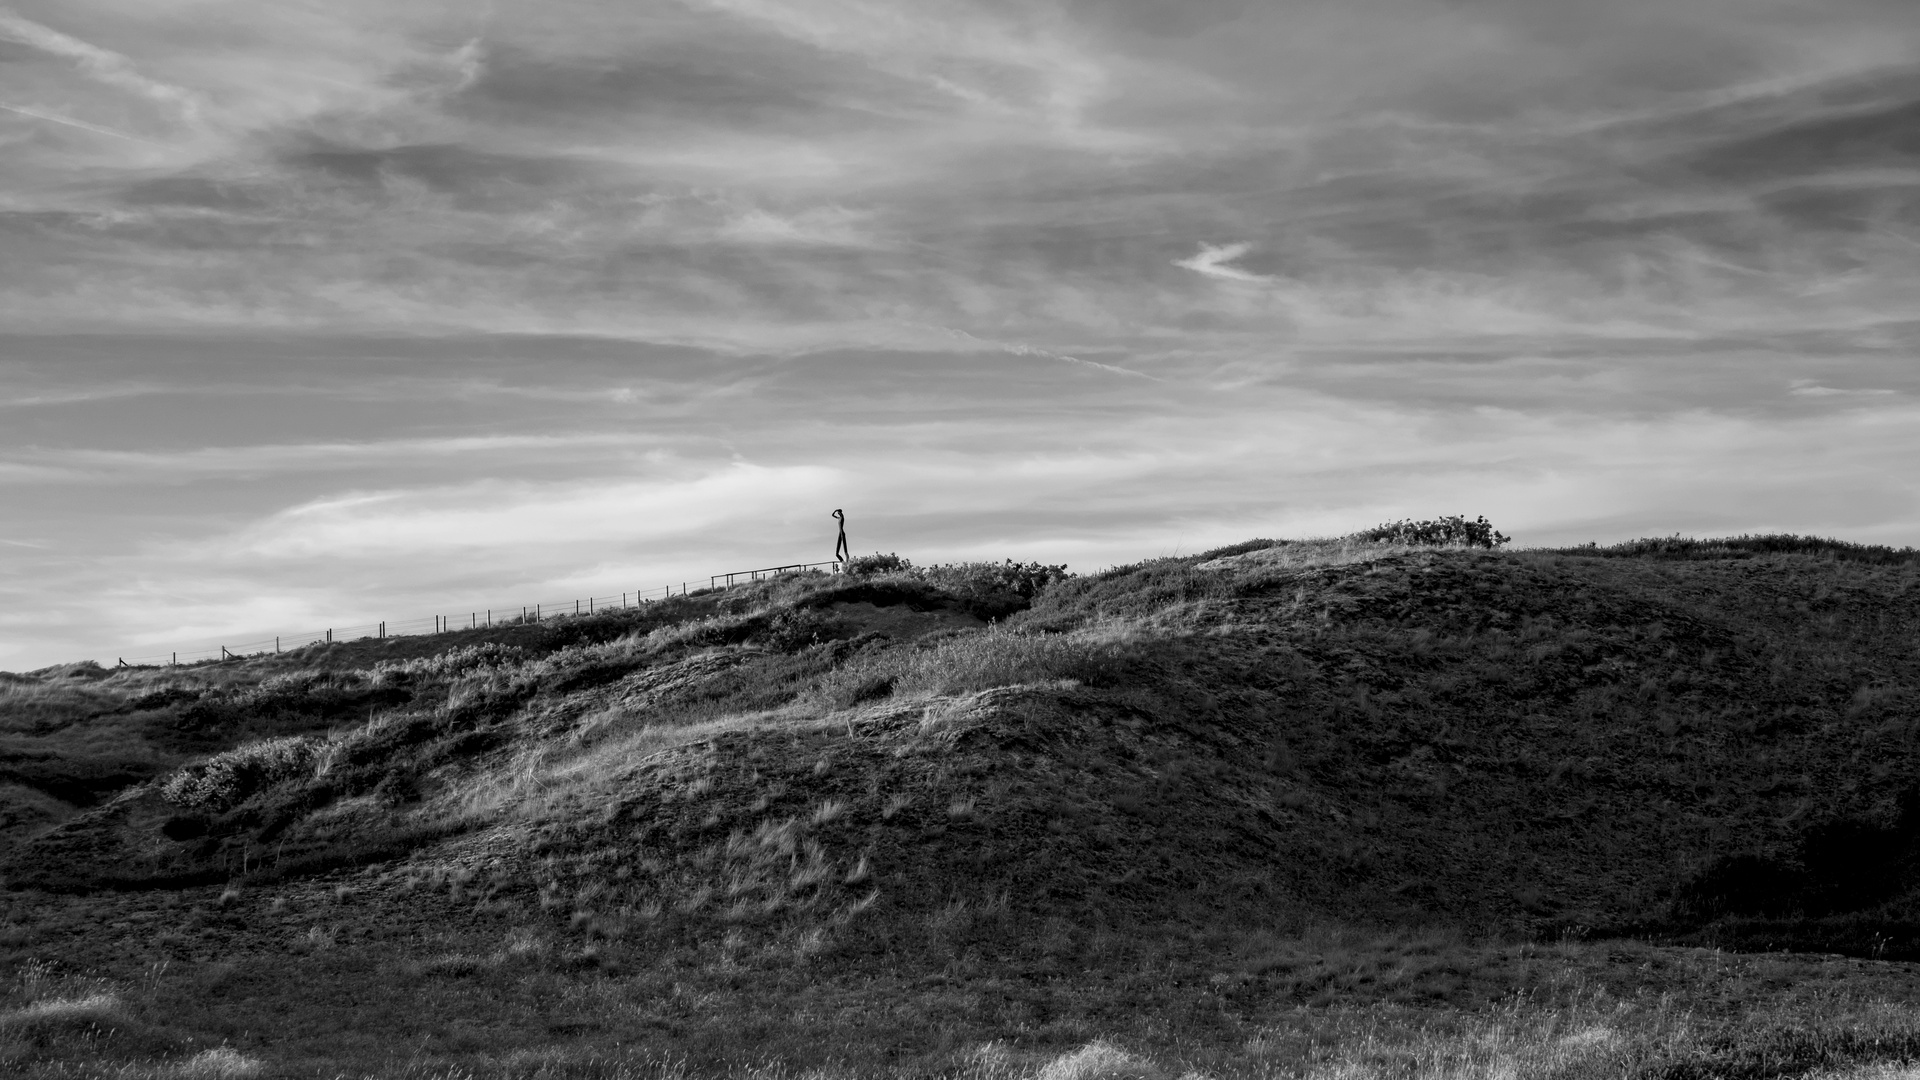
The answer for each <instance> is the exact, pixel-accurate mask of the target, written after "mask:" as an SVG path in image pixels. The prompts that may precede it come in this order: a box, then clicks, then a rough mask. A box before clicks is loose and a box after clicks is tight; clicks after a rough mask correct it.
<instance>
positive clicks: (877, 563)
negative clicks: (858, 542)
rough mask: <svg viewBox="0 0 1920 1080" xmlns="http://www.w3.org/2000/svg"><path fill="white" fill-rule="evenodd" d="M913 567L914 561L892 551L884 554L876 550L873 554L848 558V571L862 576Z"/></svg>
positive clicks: (888, 572)
mask: <svg viewBox="0 0 1920 1080" xmlns="http://www.w3.org/2000/svg"><path fill="white" fill-rule="evenodd" d="M911 569H913V563H912V562H910V561H908V560H907V559H905V558H902V557H901V556H899V555H895V554H892V553H888V554H886V555H882V554H880V553H879V552H877V551H876V552H874V553H873V554H871V555H855V556H854V557H853V558H851V559H848V560H847V573H849V574H859V575H861V576H862V577H866V576H868V575H872V574H890V573H894V572H896V571H906V570H911Z"/></svg>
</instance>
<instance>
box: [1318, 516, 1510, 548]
mask: <svg viewBox="0 0 1920 1080" xmlns="http://www.w3.org/2000/svg"><path fill="white" fill-rule="evenodd" d="M1353 539H1355V540H1368V541H1386V542H1388V543H1394V544H1433V545H1436V546H1459V547H1479V548H1497V547H1499V546H1500V545H1502V544H1505V543H1507V542H1508V541H1510V540H1511V539H1512V537H1509V536H1504V535H1502V534H1501V533H1500V532H1499V531H1498V530H1496V529H1495V528H1494V527H1493V523H1492V522H1489V521H1488V520H1487V519H1486V518H1484V517H1477V518H1474V519H1473V520H1472V521H1468V520H1467V519H1466V518H1465V517H1462V516H1461V515H1459V514H1453V515H1451V516H1448V517H1443V518H1436V519H1434V520H1432V521H1404V520H1403V521H1390V522H1388V523H1386V524H1385V525H1375V526H1374V527H1373V528H1371V529H1364V530H1362V531H1360V532H1357V533H1354V534H1353Z"/></svg>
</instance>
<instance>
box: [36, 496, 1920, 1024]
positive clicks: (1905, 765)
mask: <svg viewBox="0 0 1920 1080" xmlns="http://www.w3.org/2000/svg"><path fill="white" fill-rule="evenodd" d="M1494 535H1496V536H1497V534H1494ZM868 569H875V568H874V567H872V566H871V565H870V566H869V567H868ZM0 694H4V695H5V696H4V698H0V702H4V709H5V712H4V714H3V715H4V720H3V721H0V723H3V724H4V727H0V740H4V741H0V770H3V771H0V779H3V780H4V781H5V783H6V784H7V785H8V786H7V787H6V788H4V789H0V790H4V791H5V792H7V793H8V794H7V795H6V796H5V799H6V801H5V802H4V803H3V804H0V805H4V806H5V807H6V808H7V809H6V811H5V813H6V815H7V816H6V817H5V818H4V819H3V820H0V829H5V830H7V832H6V834H5V835H6V836H7V838H8V841H9V842H8V844H7V847H6V849H5V850H6V854H5V855H4V856H3V857H0V875H4V880H5V882H6V884H7V886H8V887H9V888H10V889H12V890H14V895H15V896H17V897H20V898H22V899H21V900H19V901H17V904H16V906H17V909H18V911H20V912H23V913H24V912H26V911H28V910H29V908H28V907H18V904H27V903H29V900H30V901H31V903H30V907H31V910H32V911H34V912H40V913H42V915H44V913H45V912H47V911H51V910H54V909H57V908H58V907H59V906H60V905H61V904H63V903H72V904H81V903H91V902H95V901H91V900H88V899H87V898H88V897H100V898H113V897H118V898H120V899H116V900H111V902H112V903H115V904H122V905H136V906H138V907H140V908H142V909H143V910H163V911H164V910H166V909H167V908H168V905H169V904H171V903H173V902H174V901H171V900H168V899H166V898H167V897H172V896H189V895H197V894H196V893H194V890H197V889H211V890H212V892H211V893H208V894H207V895H214V894H219V895H220V897H221V899H220V901H219V904H218V905H216V906H215V907H213V908H203V909H201V911H202V914H201V915H198V916H196V919H197V920H198V921H197V922H195V923H194V924H193V925H192V926H191V927H189V928H188V929H187V930H184V931H183V930H178V929H175V930H169V931H167V932H166V933H165V934H158V935H156V934H154V933H151V932H149V931H148V930H147V929H143V927H142V925H141V924H139V923H137V922H131V921H130V922H128V923H126V924H125V925H124V926H123V927H122V930H121V931H120V932H119V937H120V938H121V939H122V940H124V941H125V942H127V943H128V946H129V947H137V948H139V949H142V950H145V952H146V953H151V954H152V955H153V956H155V957H160V958H165V957H167V956H172V957H176V958H179V959H181V960H189V961H190V960H192V959H193V958H195V957H199V956H206V955H215V954H219V953H223V952H226V951H232V950H236V949H237V950H241V951H245V952H249V953H254V954H268V953H272V952H274V951H275V950H280V951H285V950H286V949H287V948H288V947H289V946H288V945H287V941H288V940H289V938H288V935H289V933H291V932H292V930H293V929H295V928H297V926H298V925H301V924H302V921H303V920H304V921H305V924H307V925H311V926H318V925H320V924H316V923H312V921H311V919H310V918H308V917H307V916H304V915H302V916H296V915H292V914H289V913H288V911H289V909H288V908H287V907H286V904H287V903H288V902H289V901H288V900H287V897H291V896H303V895H304V896H318V895H327V896H332V897H333V901H334V902H335V903H336V904H344V903H347V898H349V897H351V904H352V907H353V910H354V912H355V914H354V916H353V917H352V918H351V919H347V920H344V921H343V920H340V919H334V920H333V922H334V923H335V924H337V925H339V926H342V927H345V929H344V930H342V929H336V930H333V931H326V932H323V933H322V934H321V936H322V937H323V938H325V939H326V943H327V944H328V945H331V944H332V943H333V942H334V940H335V937H329V936H328V935H329V934H332V935H335V936H337V935H338V934H339V933H343V932H344V933H347V934H348V935H349V938H351V937H352V935H354V934H361V935H371V937H372V938H378V939H388V938H408V937H409V935H411V936H412V937H416V938H417V937H422V936H431V935H432V934H436V933H448V932H454V931H456V930H457V931H458V932H460V933H468V934H473V935H481V936H486V935H493V936H498V935H501V934H507V935H509V936H510V937H511V936H512V935H516V934H517V935H519V937H518V938H514V939H513V940H519V941H522V942H526V943H532V944H527V946H526V947H527V948H528V949H534V950H536V951H538V950H542V949H544V950H550V952H551V955H552V956H553V957H554V958H555V960H554V962H555V963H564V964H571V965H574V966H575V967H576V968H578V967H580V966H582V965H584V966H585V967H586V968H588V969H592V970H596V971H601V972H622V971H624V972H635V971H638V970H641V969H647V970H658V965H659V964H660V963H662V961H661V958H662V957H670V956H676V955H680V956H687V957H705V958H707V959H703V960H699V961H698V963H699V964H708V963H711V962H712V960H711V958H712V957H716V956H717V957H730V958H732V959H731V960H730V961H729V962H730V963H736V964H743V965H747V967H748V968H753V967H755V965H759V966H760V968H765V967H766V966H767V965H770V964H771V965H773V966H774V967H775V968H778V969H779V970H789V969H791V968H792V966H793V965H795V964H798V965H801V966H810V970H814V971H828V972H831V971H840V972H845V973H852V972H859V971H866V970H877V969H881V968H884V969H886V970H890V971H901V972H919V973H920V975H929V974H937V973H938V972H941V971H951V970H952V969H953V965H956V964H958V965H962V966H967V967H968V970H971V971H974V972H975V973H976V974H979V973H981V972H985V971H998V972H1002V973H1011V972H1018V973H1019V978H1021V979H1023V980H1042V981H1045V980H1062V979H1072V978H1074V977H1076V976H1075V973H1076V972H1081V971H1084V970H1086V969H1087V965H1088V964H1089V963H1090V961H1089V956H1097V955H1101V950H1103V949H1106V950H1112V949H1114V948H1116V946H1115V945H1114V944H1113V942H1114V941H1115V940H1124V941H1127V942H1130V943H1131V944H1129V945H1127V946H1125V947H1124V948H1121V949H1120V954H1124V955H1126V956H1128V957H1131V959H1128V960H1126V961H1125V962H1124V963H1122V962H1121V961H1120V960H1115V961H1114V963H1115V964H1117V965H1119V966H1120V967H1125V964H1129V963H1130V964H1136V965H1137V964H1139V963H1142V962H1144V961H1142V960H1141V956H1142V955H1145V954H1142V953H1139V952H1138V950H1140V949H1147V950H1148V951H1149V952H1151V951H1152V949H1154V948H1159V949H1162V950H1166V949H1172V950H1173V953H1172V954H1168V955H1180V956H1188V957H1189V958H1190V959H1191V958H1193V957H1207V958H1208V959H1205V960H1204V961H1202V960H1197V959H1195V960H1192V962H1194V963H1201V964H1202V965H1203V966H1211V967H1214V968H1218V967H1219V965H1220V964H1221V963H1223V961H1222V960H1221V959H1220V958H1221V956H1223V955H1231V957H1233V959H1232V961H1231V963H1230V964H1228V965H1227V968H1228V974H1227V975H1224V976H1221V978H1223V979H1225V980H1226V981H1224V982H1220V981H1218V980H1216V981H1215V982H1213V983H1211V984H1209V985H1212V986H1213V987H1214V992H1215V993H1216V994H1225V995H1226V998H1224V999H1222V1000H1229V999H1231V1000H1235V1001H1239V1002H1241V1004H1242V1005H1244V1006H1246V1007H1248V1008H1252V1007H1253V1005H1252V1004H1251V1003H1255V1002H1287V1003H1301V1002H1319V1003H1327V1002H1330V1001H1336V1000H1338V999H1340V997H1341V995H1343V994H1359V995H1361V996H1362V997H1367V998H1369V999H1378V1000H1396V1001H1403V1002H1409V1003H1417V1002H1422V1001H1427V1002H1439V1001H1454V1002H1470V1001H1473V1000H1480V999H1484V998H1486V997H1487V996H1490V995H1492V996H1497V995H1498V994H1499V993H1503V992H1506V991H1509V990H1512V989H1514V988H1515V987H1516V986H1520V985H1525V979H1524V978H1522V977H1521V976H1520V975H1518V974H1515V973H1516V972H1518V971H1520V970H1521V968H1524V967H1525V965H1524V964H1522V965H1520V967H1516V968H1512V969H1510V970H1509V969H1501V968H1500V964H1499V963H1495V962H1493V961H1488V960H1486V959H1485V957H1482V959H1481V960H1479V961H1471V962H1469V961H1466V960H1462V959H1461V958H1460V954H1459V953H1458V950H1457V949H1455V948H1454V947H1453V946H1447V947H1438V946H1435V947H1430V948H1427V950H1426V952H1425V953H1422V952H1421V951H1420V948H1419V947H1417V946H1413V945H1409V944H1407V943H1406V942H1408V941H1410V940H1412V939H1405V938H1398V939H1396V938H1393V937H1392V935H1395V934H1401V935H1406V934H1412V935H1416V937H1417V935H1421V934H1427V935H1433V934H1438V935H1440V937H1439V938H1436V939H1432V940H1440V941H1454V942H1464V941H1481V942H1499V941H1508V942H1522V943H1524V942H1526V941H1530V940H1577V939H1578V938H1580V937H1584V936H1594V937H1604V936H1607V935H1632V936H1635V937H1637V938H1639V939H1641V940H1644V941H1655V942H1673V943H1682V944H1684V943H1690V942H1707V943H1719V944H1723V945H1732V946H1735V947H1751V948H1756V949H1762V950H1764V949H1768V948H1779V947H1791V948H1798V949H1812V950H1823V951H1837V952H1848V953H1852V954H1854V955H1858V956H1866V957H1872V958H1886V959H1899V958H1905V957H1916V958H1920V846H1917V845H1920V696H1917V695H1920V558H1916V556H1915V554H1914V553H1913V552H1910V551H1908V552H1896V551H1890V550H1888V549H1877V548H1863V547H1857V546H1852V545H1844V544H1837V543H1833V542H1826V541H1805V540H1800V539H1797V538H1780V537H1772V538H1743V539H1740V540H1732V541H1714V542H1704V543H1702V542H1694V541H1680V540H1672V541H1646V542H1640V543H1638V544H1633V545H1623V546H1621V547H1619V548H1614V549H1571V550H1565V551H1528V552H1517V553H1509V552H1500V551H1497V550H1492V549H1486V548H1468V547H1450V546H1441V547H1436V546H1433V545H1431V544H1421V543H1413V544H1408V543H1397V542H1394V540H1393V539H1392V538H1391V537H1390V538H1388V539H1386V540H1380V541H1367V540H1361V539H1351V540H1346V541H1325V542H1269V541H1256V542H1250V543H1248V544H1244V545H1237V546H1236V547H1234V548H1230V549H1222V550H1221V551H1218V552H1211V553H1208V554H1206V555H1202V556H1197V557H1193V558H1184V559H1166V560H1157V561H1153V562H1148V563H1142V564H1138V565H1135V566H1129V567H1121V568H1118V569H1115V570H1111V571H1107V572H1103V573H1100V574H1097V575H1088V576H1080V577H1069V576H1067V575H1065V574H1064V573H1063V572H1062V571H1061V570H1060V568H1049V567H1041V566H1036V565H1028V566H1019V565H1015V564H1011V563H1009V564H1005V565H999V566H995V565H976V566H964V567H942V568H931V569H914V568H911V567H904V566H903V567H899V568H895V569H879V570H876V572H871V573H867V574H863V575H853V576H827V575H796V576H792V577H787V578H783V579H779V580H776V581H772V582H761V583H755V584H751V585H743V586H739V587H736V588H734V589H731V590H725V591H717V592H710V593H705V594H694V595H692V596H688V597H676V598H674V599H673V600H671V601H667V602H662V603H658V604H653V605H649V606H647V607H645V608H642V609H638V610H632V611H618V612H611V613H603V614H598V615H594V616H584V617H566V618H560V619H554V620H549V621H547V622H545V623H540V624H533V625H525V626H513V627H506V628H495V629H489V630H472V631H462V632H456V633H451V634H446V635H441V636H440V637H438V638H407V639H400V640H392V641H387V642H373V641H363V642H351V643H341V644H337V645H334V646H331V647H320V646H316V647H314V648H310V649H306V650H302V651H300V652H297V653H290V654H285V655H281V656H275V657H265V658H258V659H251V660H245V661H237V662H231V663H227V664H224V665H202V666H198V667H194V668H188V669H181V670H174V671H167V670H153V669H143V670H121V671H113V672H108V671H103V670H101V669H98V668H93V667H90V666H82V667H72V668H65V669H53V670H48V671H43V672H36V673H32V674H30V675H26V676H9V677H7V681H6V682H5V684H4V686H0ZM316 890H331V892H326V893H324V894H323V893H321V892H316ZM269 894H273V895H277V896H278V897H279V899H277V900H275V901H273V902H274V903H279V904H281V907H278V908H274V907H271V906H270V905H267V902H266V901H265V900H264V899H256V898H264V897H266V896H267V895H269ZM62 898H69V899H62ZM98 902H100V903H106V902H108V899H101V900H99V901H98ZM262 905H267V906H262ZM42 915H36V916H35V918H40V917H42ZM17 924H18V925H19V926H21V927H23V929H20V930H19V931H17V932H16V937H17V938H18V943H17V947H18V948H20V949H24V950H31V949H32V948H33V946H34V943H35V941H36V940H38V938H36V934H37V933H38V931H31V930H28V929H25V927H26V926H27V925H28V923H27V920H26V916H25V915H24V914H22V915H19V916H17ZM1329 926H1344V927H1354V928H1359V929H1360V932H1362V933H1363V934H1364V935H1373V936H1372V937H1369V938H1367V940H1369V941H1375V942H1378V941H1380V940H1399V941H1401V942H1402V944H1401V945H1392V946H1381V947H1380V948H1385V949H1386V950H1387V951H1386V953H1384V954H1382V953H1379V952H1378V950H1377V949H1376V951H1375V953H1374V954H1372V955H1371V958H1364V957H1363V958H1361V959H1358V960H1356V959H1355V957H1354V955H1353V954H1352V952H1351V950H1350V949H1348V947H1347V946H1339V947H1334V948H1333V952H1334V954H1336V955H1343V956H1345V957H1346V961H1352V962H1351V963H1347V965H1346V969H1345V970H1347V974H1345V975H1343V974H1342V970H1343V969H1342V968H1341V965H1340V964H1330V963H1329V961H1328V960H1327V955H1328V949H1327V948H1326V947H1309V946H1306V945H1303V944H1301V942H1303V941H1306V940H1308V938H1310V937H1311V935H1312V934H1315V933H1323V932H1324V931H1322V930H1316V929H1315V928H1325V927H1329ZM1102 934H1105V935H1109V937H1108V938H1106V939H1102V938H1101V936H1100V935H1102ZM1113 935H1118V936H1119V937H1118V939H1116V938H1114V937H1113ZM1302 935H1308V937H1302ZM1380 935H1387V936H1386V937H1385V938H1382V937H1380ZM1448 935H1452V936H1451V937H1449V936H1448ZM1462 935H1464V936H1462ZM305 940H307V945H306V946H303V948H304V949H307V950H308V951H310V950H311V949H312V948H315V947H320V946H317V945H316V944H315V942H316V941H318V940H319V939H313V938H310V939H305ZM1103 940H1105V941H1106V942H1107V943H1106V944H1101V942H1102V941H1103ZM1152 942H1160V943H1161V944H1160V945H1150V943H1152ZM103 947H104V946H103ZM1461 947H1465V946H1461ZM1475 947H1476V948H1479V947H1480V946H1475ZM1485 947H1486V948H1493V949H1495V951H1496V952H1498V949H1499V948H1505V946H1498V947H1496V946H1495V945H1491V944H1489V945H1486V946H1485ZM1516 947H1517V946H1516ZM1369 948H1373V946H1369ZM1128 950H1134V951H1132V952H1129V951H1128ZM1223 950H1224V952H1223ZM1342 950H1346V951H1345V952H1343V951H1342ZM1363 951H1364V950H1363ZM144 954H145V953H143V955H144ZM502 955H507V954H502ZM541 955H548V953H542V954H541ZM1116 955H1118V954H1116ZM1156 955H1159V954H1156ZM1503 955H1504V954H1503ZM1421 956H1427V957H1428V958H1429V959H1428V960H1421V959H1420V957H1421ZM1383 957H1398V959H1392V960H1389V959H1385V958H1383ZM451 962H452V961H449V963H451ZM461 962H462V963H468V962H470V963H473V964H479V965H481V966H482V967H484V966H485V965H487V964H498V963H500V962H501V961H498V960H491V961H490V960H481V959H475V960H471V961H461ZM688 962H689V963H693V962H694V961H691V960H690V961H688ZM1155 962H1156V963H1158V962H1159V961H1155ZM1169 962H1171V961H1169ZM1343 962H1344V961H1343ZM1514 962H1515V963H1518V961H1514ZM969 965H970V966H969ZM1096 966H1097V965H1096ZM1129 970H1136V969H1129ZM1496 970H1506V974H1504V975H1491V974H1489V972H1493V971H1496ZM902 977H907V976H905V975H903V976H902ZM913 977H920V976H919V975H915V976H913ZM982 977H984V976H982ZM1530 977H1531V976H1529V978H1530ZM1515 979H1520V982H1517V983H1516V982H1515V981H1514V980H1515ZM1008 1007H1009V1008H1012V1009H1013V1012H1012V1013H1008V1014H1007V1015H1008V1016H1017V1015H1026V1014H1025V1013H1022V1012H1021V1009H1022V1008H1024V1006H1014V1005H1009V1006H1008ZM1042 1011H1043V1012H1044V1011H1045V1010H1044V1009H1043V1010H1042ZM1036 1017H1038V1018H1037V1019H1036ZM1026 1022H1030V1023H1035V1024H1040V1025H1041V1026H1042V1027H1044V1026H1045V1017H1044V1016H1040V1015H1039V1014H1034V1016H1029V1017H1028V1021H1026ZM1075 1030H1079V1029H1075Z"/></svg>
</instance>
